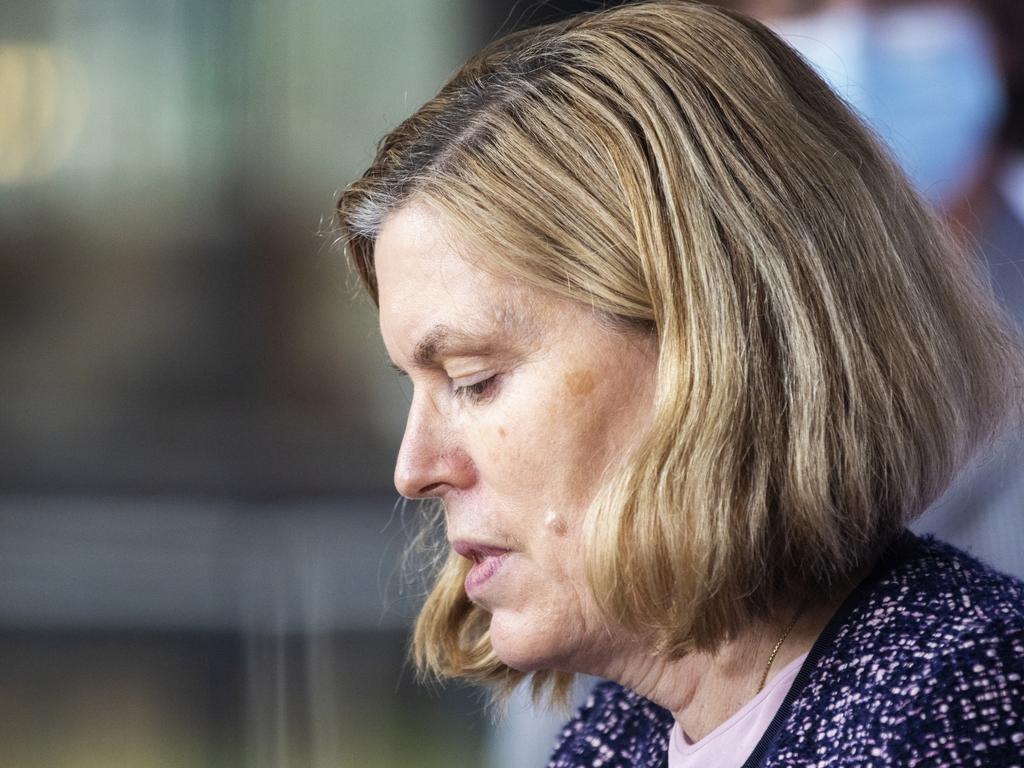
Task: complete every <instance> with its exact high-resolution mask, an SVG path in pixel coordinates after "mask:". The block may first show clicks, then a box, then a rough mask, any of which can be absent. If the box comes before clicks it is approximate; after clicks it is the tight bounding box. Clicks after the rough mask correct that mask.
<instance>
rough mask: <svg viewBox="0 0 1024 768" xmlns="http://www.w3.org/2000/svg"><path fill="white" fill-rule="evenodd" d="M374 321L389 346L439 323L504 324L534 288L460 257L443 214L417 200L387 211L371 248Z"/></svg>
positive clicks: (528, 301)
mask: <svg viewBox="0 0 1024 768" xmlns="http://www.w3.org/2000/svg"><path fill="white" fill-rule="evenodd" d="M374 265H375V272H376V277H377V292H378V303H379V305H380V324H381V333H382V334H383V336H384V342H385V344H387V345H388V346H389V347H390V346H391V345H392V344H394V345H401V344H403V343H404V342H405V341H407V340H408V339H409V338H410V337H412V336H414V335H417V334H422V333H425V332H427V331H429V329H430V328H432V327H434V326H436V325H439V324H443V325H447V326H450V327H455V328H461V329H465V330H467V331H469V330H472V329H479V330H481V331H487V332H491V331H493V330H494V329H496V328H501V329H509V328H511V327H512V326H515V325H517V324H518V323H519V321H521V320H522V318H523V317H524V316H525V314H526V313H525V312H524V309H525V307H527V306H531V307H532V306H534V305H535V304H536V302H537V300H538V299H539V297H538V296H537V295H536V294H538V293H539V292H538V291H536V289H531V288H529V287H526V286H521V285H516V284H514V283H513V282H512V281H511V280H503V279H499V278H497V277H495V276H493V275H491V274H489V273H487V272H485V271H484V270H483V269H481V268H479V267H477V266H475V265H474V264H472V263H470V261H469V259H468V258H466V257H464V255H463V254H462V252H461V249H459V248H457V244H456V242H455V240H454V238H453V236H452V234H451V232H450V231H448V230H447V228H446V227H445V226H444V222H443V219H442V218H441V216H440V215H439V214H438V213H437V212H435V211H434V210H433V209H431V208H429V207H428V206H426V205H423V204H412V205H409V206H406V207H404V208H402V209H399V210H398V211H395V212H394V213H392V214H391V215H389V216H388V217H387V218H386V219H385V221H384V225H383V226H382V227H381V231H380V234H379V235H378V237H377V242H376V246H375V248H374Z"/></svg>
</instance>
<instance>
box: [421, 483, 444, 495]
mask: <svg viewBox="0 0 1024 768" xmlns="http://www.w3.org/2000/svg"><path fill="white" fill-rule="evenodd" d="M443 488H444V483H431V484H430V485H425V486H423V487H422V488H420V490H419V494H418V495H419V496H440V495H441V491H442V490H443Z"/></svg>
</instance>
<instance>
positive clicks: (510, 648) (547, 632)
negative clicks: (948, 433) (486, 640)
mask: <svg viewBox="0 0 1024 768" xmlns="http://www.w3.org/2000/svg"><path fill="white" fill-rule="evenodd" d="M459 254H460V251H459V250H458V249H456V248H455V247H453V241H452V238H450V237H448V236H446V230H445V227H444V223H443V220H442V219H441V218H440V217H439V216H438V215H437V214H436V213H435V212H434V211H433V210H432V209H430V208H429V207H427V206H426V205H424V204H422V203H412V204H409V205H407V206H406V207H404V208H402V209H400V210H398V211H396V212H394V213H392V214H391V215H390V216H389V217H388V218H387V219H386V221H385V223H384V226H383V227H382V229H381V232H380V235H379V237H378V240H377V244H376V250H375V263H376V273H377V280H378V286H379V305H380V331H381V336H382V338H383V340H384V344H385V347H386V348H387V351H388V354H389V355H390V357H391V359H392V361H393V363H394V364H395V366H396V368H398V369H400V370H401V371H403V372H405V373H406V374H407V375H408V376H409V377H410V379H411V381H412V383H413V388H414V394H413V397H412V402H411V404H410V408H409V416H408V422H407V425H406V431H405V436H404V438H403V441H402V446H401V449H400V451H399V456H398V460H397V463H396V467H395V486H396V487H397V488H398V490H399V492H400V493H401V494H402V495H403V496H406V497H408V498H412V499H424V498H437V499H440V500H441V502H442V503H443V506H444V509H445V519H446V524H447V528H448V538H449V540H450V541H458V540H471V541H475V542H478V543H481V544H485V545H488V546H493V547H500V548H503V549H508V550H510V552H511V554H509V555H508V556H507V558H506V559H505V560H504V561H503V564H502V567H501V568H500V570H499V571H498V572H497V573H496V574H495V575H494V576H493V577H491V578H490V579H489V580H487V582H486V583H485V584H484V585H483V586H482V587H481V588H479V589H478V590H476V591H474V592H473V594H472V595H471V596H472V598H473V600H474V602H476V603H477V604H478V605H480V606H482V607H483V608H484V609H486V610H487V611H488V612H490V614H491V626H490V637H491V642H492V645H493V647H494V651H495V653H496V654H497V655H498V657H499V658H500V659H501V660H502V661H504V662H505V663H506V664H507V665H509V666H510V667H513V668H515V669H519V670H523V671H533V670H538V669H560V670H568V671H572V672H585V673H590V674H596V675H599V676H602V677H606V678H609V679H613V680H617V681H618V682H620V683H622V684H624V685H627V686H628V687H631V688H633V689H634V690H637V691H638V692H640V693H641V694H643V695H645V696H647V697H648V698H651V699H652V700H654V701H656V702H658V703H659V704H661V705H662V706H664V707H666V708H667V709H669V710H671V711H672V712H673V714H675V716H676V719H677V720H678V721H679V722H680V724H681V725H682V726H683V729H684V731H685V732H686V733H687V734H688V735H689V736H690V738H692V739H699V738H701V737H702V736H703V735H705V734H706V733H708V732H710V730H712V729H713V728H714V727H715V726H717V725H718V724H720V723H721V722H723V721H724V720H726V719H727V718H728V717H729V716H730V715H731V714H732V713H734V712H735V711H736V710H737V709H738V708H739V707H741V706H742V705H743V703H744V702H745V701H747V700H748V699H749V698H751V696H752V695H753V693H754V690H755V689H756V685H757V681H758V680H759V678H760V675H761V673H762V671H763V669H764V665H765V661H766V660H767V658H768V656H769V654H770V652H771V648H772V647H773V646H774V644H775V642H776V640H777V639H778V637H779V635H780V633H781V630H780V629H779V627H784V626H786V625H788V623H789V621H790V619H791V618H792V616H793V614H794V613H795V603H794V606H788V607H786V610H785V611H783V612H781V613H780V615H779V617H778V618H777V619H774V620H772V621H770V622H766V623H765V624H764V625H758V626H752V627H751V628H750V630H749V632H746V633H743V634H742V635H741V636H740V637H738V638H736V640H735V641H733V642H731V643H728V644H727V645H726V646H724V647H723V648H722V649H720V652H719V653H718V654H716V655H715V656H714V657H709V656H706V655H701V654H693V655H691V656H688V657H686V658H683V659H679V660H674V661H667V660H664V659H659V658H657V657H656V656H655V654H653V653H652V652H651V651H650V649H648V648H646V647H645V646H644V644H643V643H642V642H640V641H639V640H638V639H637V638H635V637H630V636H628V635H627V634H626V633H624V632H623V631H621V630H620V629H618V628H616V627H615V626H612V625H610V624H609V623H608V622H607V621H606V620H605V619H604V618H603V617H602V616H601V615H600V614H599V612H598V611H597V609H596V606H595V602H594V599H593V596H592V594H591V591H590V589H589V587H588V585H587V583H586V579H585V578H584V576H583V572H582V568H581V567H580V563H581V538H582V519H583V513H584V510H585V509H586V508H587V506H588V504H589V503H590V502H591V501H592V499H593V495H594V492H595V489H596V488H597V487H598V486H599V483H600V480H601V478H602V476H603V474H604V472H605V471H607V470H608V469H609V468H612V467H614V466H615V465H616V464H617V463H618V462H621V461H622V460H623V459H624V458H625V457H626V456H627V455H628V452H629V450H630V449H631V448H632V446H633V445H634V441H635V439H636V435H638V434H640V433H641V432H642V431H643V429H644V427H645V425H646V424H647V423H648V422H649V420H650V417H651V409H652V403H653V387H654V375H655V370H656V360H657V350H656V346H655V344H656V343H655V341H654V339H653V338H652V337H651V336H650V335H642V334H641V333H640V332H639V331H624V330H618V329H613V328H611V327H610V326H609V324H608V323H607V322H602V319H601V318H600V317H599V316H598V315H597V314H596V313H595V311H594V310H592V309H591V308H589V307H587V306H584V305H582V304H578V303H574V302H571V301H568V300H566V299H562V298H559V297H554V296H552V295H549V294H546V293H543V292H541V291H538V290H537V289H534V288H531V287H527V286H523V285H520V284H516V283H514V282H512V281H510V280H506V279H500V278H497V277H494V276H492V275H490V274H488V273H486V272H484V271H482V270H481V269H479V268H478V267H475V266H474V265H473V264H471V263H469V261H468V260H466V259H464V258H462V257H461V256H460V255H459ZM441 326H447V327H450V328H453V329H460V332H459V333H456V334H454V335H453V334H452V333H448V334H447V335H442V334H439V333H438V331H437V329H438V328H439V327H441ZM492 377H493V378H492ZM834 607H835V604H830V605H828V606H822V607H821V608H816V609H814V610H808V611H806V612H805V613H804V614H803V615H802V616H801V620H800V622H799V623H798V624H797V626H796V627H795V628H794V630H793V632H792V633H791V634H790V636H789V638H788V639H787V642H786V644H785V645H784V646H783V648H782V649H781V650H780V652H779V655H778V657H777V659H776V663H775V664H774V665H773V669H774V670H776V671H777V670H779V669H781V668H782V667H784V666H785V664H786V663H787V662H788V661H789V660H792V659H794V658H796V657H797V656H799V655H800V654H802V653H804V652H805V651H806V650H808V649H809V648H810V646H811V644H812V643H813V640H814V638H815V637H816V636H817V634H818V633H819V632H820V630H821V628H822V627H823V626H824V624H825V622H826V621H827V619H828V617H829V616H830V615H831V612H832V610H834Z"/></svg>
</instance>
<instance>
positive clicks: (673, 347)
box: [337, 2, 1020, 694]
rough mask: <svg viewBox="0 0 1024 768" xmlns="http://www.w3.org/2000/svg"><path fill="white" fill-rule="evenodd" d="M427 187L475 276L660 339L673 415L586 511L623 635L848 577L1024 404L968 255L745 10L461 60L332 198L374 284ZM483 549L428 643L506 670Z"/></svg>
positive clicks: (504, 685) (607, 14)
mask: <svg viewBox="0 0 1024 768" xmlns="http://www.w3.org/2000/svg"><path fill="white" fill-rule="evenodd" d="M413 200H415V201H417V202H420V203H425V204H428V205H430V206H432V208H433V209H434V210H435V211H436V212H438V213H439V214H440V215H441V216H442V217H443V218H444V220H445V221H446V223H447V224H448V225H449V227H450V231H451V232H454V233H455V234H456V238H455V241H456V242H459V243H462V244H470V245H471V246H472V247H471V248H469V249H467V251H468V252H471V253H472V254H474V257H473V258H475V259H477V263H478V265H479V266H481V267H482V268H484V269H487V270H491V271H493V272H494V273H495V274H500V275H505V276H508V277H510V278H514V279H517V280H520V281H524V282H526V283H527V284H530V285H532V286H535V287H537V288H539V289H541V290H543V291H549V292H551V293H553V294H559V295H561V296H563V297H567V298H569V299H571V300H574V301H579V302H585V303H587V304H589V305H592V306H594V307H595V308H596V309H597V310H598V311H599V312H601V313H604V314H605V315H607V316H609V317H610V318H611V319H615V320H618V321H623V322H622V326H623V327H624V328H632V329H633V331H636V330H639V331H640V332H649V333H654V334H656V336H657V341H658V350H659V353H658V354H659V358H658V372H657V387H656V396H655V397H656V402H655V403H654V408H655V411H654V413H655V416H654V418H653V422H652V423H653V426H652V427H651V428H650V431H649V433H648V434H647V435H646V436H645V438H644V440H643V442H642V444H641V446H640V447H639V448H638V449H636V450H635V451H634V452H633V453H632V454H631V456H630V458H629V460H628V461H626V462H624V466H623V467H622V468H621V470H618V471H616V473H615V474H614V476H610V477H608V478H607V479H606V482H604V483H603V484H602V488H601V490H600V492H599V493H598V494H597V496H596V498H595V500H594V502H593V504H592V505H591V508H590V509H589V510H588V512H587V515H586V518H585V521H584V526H585V529H584V536H585V547H584V550H585V558H586V562H585V564H584V565H585V567H586V573H587V574H588V578H589V583H590V585H591V586H592V588H593V590H594V594H595V596H596V599H597V600H598V604H599V605H600V606H601V608H602V610H603V611H605V613H606V615H607V618H608V620H609V622H610V626H616V627H619V628H621V629H622V630H624V631H628V632H634V633H636V636H637V637H643V638H644V640H645V642H651V643H653V647H655V648H657V649H658V651H659V652H660V653H663V654H666V655H668V656H670V657H678V656H680V655H682V654H684V653H687V652H689V651H691V650H693V649H702V650H713V649H714V648H716V647H717V646H718V645H719V644H720V643H721V642H722V641H723V640H725V639H727V638H729V637H731V636H733V635H734V633H735V632H736V631H737V630H738V629H740V628H741V627H743V626H744V625H746V624H748V623H749V622H751V621H753V620H755V619H757V618H758V617H764V616H767V615H769V614H771V613H772V612H773V611H776V610H778V609H780V608H781V606H782V605H783V601H785V600H790V599H792V597H793V595H794V594H804V595H806V594H813V595H820V596H828V595H830V594H836V593H837V592H838V590H840V589H841V588H844V587H845V586H848V584H849V583H850V581H851V579H852V578H853V576H854V574H856V573H857V572H859V570H860V569H861V568H863V567H864V565H865V564H866V563H867V562H868V561H869V560H871V559H872V558H873V557H874V556H875V555H876V554H877V553H878V552H879V550H880V549H881V548H882V547H883V546H884V544H885V543H886V542H887V541H888V540H889V539H890V538H891V537H892V536H893V535H894V533H895V532H897V531H898V530H900V529H901V528H902V526H904V525H905V524H906V523H907V522H908V521H909V520H910V519H911V518H913V517H914V516H915V515H917V514H919V513H920V512H922V511H923V510H924V509H925V508H926V507H927V506H928V505H929V504H930V503H931V502H932V501H933V500H935V499H936V498H937V497H938V495H939V494H940V493H941V492H942V491H943V490H944V489H945V488H946V486H947V485H948V484H949V482H950V481H951V479H952V477H953V476H954V474H955V473H956V472H957V471H958V470H959V468H960V467H961V466H962V465H963V464H964V462H965V461H967V460H968V459H969V457H970V456H971V454H972V452H973V451H974V450H975V449H976V448H977V447H978V446H979V445H980V443H981V442H982V441H985V440H987V439H989V438H991V437H992V436H993V435H994V434H996V433H997V430H998V427H999V425H1000V423H1001V422H1002V420H1003V419H1004V418H1005V417H1006V416H1007V415H1008V414H1009V412H1010V411H1011V410H1012V406H1013V404H1015V403H1019V401H1020V394H1019V391H1018V387H1019V384H1018V382H1019V381H1020V379H1019V373H1020V363H1019V356H1018V351H1019V342H1018V340H1017V339H1016V337H1015V335H1014V333H1013V332H1012V331H1011V330H1010V326H1009V324H1008V322H1007V321H1006V319H1005V316H1004V314H1003V313H1002V311H1001V310H1000V309H999V307H998V306H997V305H996V304H994V301H993V299H992V294H991V289H990V287H988V286H987V285H986V284H985V283H984V281H983V280H981V279H980V278H979V275H978V274H977V273H976V267H975V264H974V263H973V261H972V257H970V255H969V254H967V253H965V252H964V250H963V249H961V248H959V247H958V246H956V245H955V243H954V240H953V238H951V237H950V236H949V235H948V234H947V233H946V232H945V231H944V230H943V228H942V225H941V224H940V223H939V222H938V220H937V219H936V217H935V216H934V215H933V214H932V213H931V212H929V210H928V209H927V208H926V206H925V204H924V203H923V202H922V200H921V199H920V197H919V196H918V195H917V194H916V193H915V192H914V190H913V189H912V188H911V187H910V185H909V183H908V181H907V180H906V178H905V177H904V175H903V174H902V173H901V171H900V170H899V169H898V168H897V167H896V166H895V165H894V163H893V162H892V161H891V160H890V159H889V157H888V156H887V155H886V154H885V152H884V151H883V150H882V149H880V145H879V143H878V142H877V141H876V140H875V139H874V138H873V137H872V136H871V135H870V134H869V132H868V130H867V129H866V128H865V127H864V126H863V125H862V124H861V123H860V122H859V120H858V119H857V118H856V117H855V116H854V114H853V113H852V112H851V110H850V108H849V107H848V106H847V105H846V104H845V103H844V102H843V101H842V100H841V99H839V98H838V97H837V96H836V95H834V94H833V92H832V91H830V90H829V88H828V87H827V86H826V85H825V84H824V82H823V81H822V80H821V79H819V77H818V76H817V75H816V74H815V73H814V72H813V71H812V69H811V68H810V67H809V66H808V65H807V64H806V63H805V62H804V61H803V60H802V59H801V58H800V57H799V56H798V55H797V54H796V53H794V52H793V51H792V50H791V49H790V48H788V47H787V46H786V45H785V44H784V43H783V42H782V41H781V40H780V39H779V38H778V37H777V36H776V35H775V34H773V33H772V32H771V31H769V30H768V29H767V28H765V27H764V26H762V25H761V24H759V23H757V22H756V21H753V20H751V19H749V18H746V17H744V16H742V15H739V14H736V13H733V12H728V11H725V10H722V9H719V8H715V7H711V6H704V5H700V4H695V3H690V2H644V3H636V4H631V5H626V6H618V7H614V8H609V9H604V10H601V11H596V12H589V13H585V14H582V15H579V16H575V17H573V18H571V19H569V20H567V21H562V22H558V23H554V24H549V25H545V26H541V27H536V28H533V29H529V30H526V31H522V32H516V33H513V34H510V35H508V36H506V37H504V38H502V39H499V40H497V41H495V42H493V43H492V44H490V45H488V46H487V47H486V48H485V49H483V50H482V51H481V52H480V53H478V54H477V55H475V56H473V57H472V58H471V59H469V61H467V62H466V63H465V65H464V66H463V67H462V68H461V69H460V70H459V71H458V72H457V73H456V74H455V75H453V76H452V77H451V79H450V80H449V81H448V82H447V83H446V84H445V85H444V87H443V88H441V90H440V92H439V93H438V94H437V95H436V96H435V97H433V98H432V99H430V100H429V101H428V102H427V103H426V104H424V105H423V106H422V107H421V108H420V109H419V110H417V111H416V113H415V114H413V115H412V116H411V117H409V118H408V119H407V120H405V121H404V122H403V123H402V124H401V125H399V126H398V127H397V128H395V129H394V130H393V131H391V132H390V133H389V134H387V135H386V136H385V137H384V138H383V139H382V140H381V142H380V144H379V146H378V150H377V155H376V158H375V159H374V161H373V164H372V165H371V166H370V167H369V169H367V170H366V172H365V173H364V174H363V175H362V177H361V178H359V179H358V180H356V181H354V182H353V183H352V184H350V185H349V186H348V187H347V188H346V189H345V190H344V191H343V192H342V193H341V196H340V199H339V200H338V207H337V212H338V220H339V224H340V242H341V243H342V244H343V245H344V246H345V247H346V248H347V251H348V253H349V256H350V258H351V261H352V263H353V264H354V266H355V269H356V270H357V271H358V274H359V276H360V278H361V280H362V283H363V284H364V286H365V287H366V289H367V290H368V291H369V293H370V295H371V296H372V297H373V298H374V300H376V282H375V275H374V242H375V240H376V237H377V235H378V233H379V232H380V229H381V225H382V222H383V221H384V220H385V218H386V216H387V215H388V214H389V213H391V212H392V211H395V210H396V209H398V208H400V207H402V206H404V205H406V204H407V203H410V202H411V201H413ZM624 332H626V331H624ZM466 568H467V563H466V561H465V560H463V559H462V558H459V557H457V556H450V557H449V559H448V560H447V561H446V562H445V563H444V565H443V566H442V567H441V569H440V572H439V574H438V576H437V580H436V583H435V585H434V587H433V590H432V591H431V593H430V594H429V596H428V598H427V600H426V603H425V605H424V607H423V609H422V612H421V614H420V616H419V619H418V622H417V626H416V631H415V636H414V640H413V656H414V658H415V660H416V662H417V664H418V666H419V668H420V670H421V671H423V672H428V673H432V674H435V675H438V676H440V677H460V678H464V679H470V680H475V681H478V682H485V683H490V684H493V685H494V686H495V687H496V688H497V691H498V692H503V691H507V690H509V689H510V688H511V687H512V686H514V685H515V684H517V683H518V682H519V681H520V679H521V678H522V675H521V674H520V673H517V672H515V671H513V670H510V669H509V668H508V667H506V666H504V665H503V664H502V662H501V661H500V660H499V659H498V658H497V657H496V656H495V654H494V652H493V650H492V648H491V645H490V642H489V638H488V623H489V616H488V615H487V614H486V613H485V612H484V611H483V610H482V609H480V608H478V607H476V606H474V605H473V604H472V603H470V602H469V601H468V599H467V597H466V595H465V592H464V590H463V587H462V582H463V578H464V575H465V572H466ZM548 682H553V683H554V685H555V693H556V694H557V693H558V692H559V691H563V690H564V686H565V684H566V682H567V677H566V676H565V675H564V674H555V673H551V672H543V673H538V675H537V676H535V678H534V680H533V684H534V691H535V693H539V692H541V691H542V690H543V689H544V688H545V687H546V683H548Z"/></svg>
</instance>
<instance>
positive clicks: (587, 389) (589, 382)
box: [565, 370, 594, 397]
mask: <svg viewBox="0 0 1024 768" xmlns="http://www.w3.org/2000/svg"><path fill="white" fill-rule="evenodd" d="M565 386H566V388H567V389H568V390H569V393H570V394H571V395H575V396H576V397H582V396H583V395H589V394H590V393H591V392H592V391H593V390H594V375H593V374H592V373H591V372H590V371H586V370H583V371H571V372H570V373H567V374H566V375H565Z"/></svg>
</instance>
